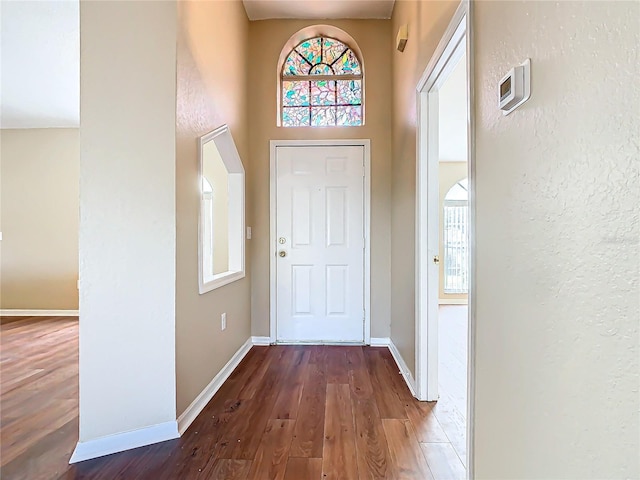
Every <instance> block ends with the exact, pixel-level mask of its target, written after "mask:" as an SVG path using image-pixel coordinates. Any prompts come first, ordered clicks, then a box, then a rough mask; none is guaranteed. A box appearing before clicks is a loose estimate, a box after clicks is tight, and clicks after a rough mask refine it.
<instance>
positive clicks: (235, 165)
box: [198, 124, 246, 295]
mask: <svg viewBox="0 0 640 480" xmlns="http://www.w3.org/2000/svg"><path fill="white" fill-rule="evenodd" d="M208 142H214V143H215V145H216V148H217V149H218V153H219V154H220V158H221V159H222V161H223V163H224V165H225V167H226V169H227V172H228V174H229V180H228V184H229V194H228V195H229V202H228V203H229V207H228V209H229V233H228V236H229V247H228V248H229V270H228V271H226V272H222V273H219V274H218V275H214V276H213V277H211V278H210V279H208V280H205V278H204V272H203V268H202V262H203V257H204V253H203V252H204V250H203V249H204V245H203V233H202V230H203V225H204V208H203V205H202V182H201V181H200V178H202V171H203V166H202V164H203V161H204V153H203V152H204V146H205V144H206V143H208ZM198 192H199V200H198V202H199V203H198V205H199V207H198V208H199V212H198V292H199V293H200V295H203V294H205V293H207V292H210V291H212V290H215V289H216V288H220V287H222V286H224V285H228V284H229V283H232V282H235V281H237V280H240V279H242V278H244V277H245V242H246V238H245V232H246V230H245V201H246V200H245V171H244V165H243V164H242V159H241V158H240V154H239V153H238V149H237V148H236V144H235V142H234V140H233V136H232V135H231V130H229V126H228V125H226V124H225V125H222V126H220V127H218V128H216V129H215V130H213V131H211V132H209V133H207V134H205V135H203V136H201V137H200V138H199V139H198ZM238 197H239V201H238Z"/></svg>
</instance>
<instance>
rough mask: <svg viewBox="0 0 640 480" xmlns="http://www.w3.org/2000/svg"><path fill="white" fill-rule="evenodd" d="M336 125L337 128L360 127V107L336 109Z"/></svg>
mask: <svg viewBox="0 0 640 480" xmlns="http://www.w3.org/2000/svg"><path fill="white" fill-rule="evenodd" d="M336 125H337V126H339V127H358V126H360V125H362V105H354V106H351V107H337V112H336Z"/></svg>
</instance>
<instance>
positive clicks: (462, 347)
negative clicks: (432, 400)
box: [433, 305, 468, 465]
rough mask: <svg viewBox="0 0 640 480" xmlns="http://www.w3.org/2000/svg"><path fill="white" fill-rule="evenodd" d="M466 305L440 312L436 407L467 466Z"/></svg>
mask: <svg viewBox="0 0 640 480" xmlns="http://www.w3.org/2000/svg"><path fill="white" fill-rule="evenodd" d="M467 311H468V310H467V306H466V305H446V306H444V305H443V306H440V308H439V312H438V387H439V391H438V393H439V394H440V399H439V400H438V402H437V404H436V405H434V407H433V412H434V415H435V416H436V417H437V418H438V420H439V421H440V424H441V426H442V428H443V430H444V431H445V433H446V435H447V438H448V439H449V441H450V442H451V446H452V447H453V449H454V450H455V452H456V454H457V455H458V457H459V458H460V459H461V461H462V462H463V464H464V465H466V464H467V350H468V347H467V321H468V320H467Z"/></svg>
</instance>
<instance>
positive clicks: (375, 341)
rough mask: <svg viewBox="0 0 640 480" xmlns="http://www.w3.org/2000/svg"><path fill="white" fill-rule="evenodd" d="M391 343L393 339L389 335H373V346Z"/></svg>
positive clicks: (384, 345)
mask: <svg viewBox="0 0 640 480" xmlns="http://www.w3.org/2000/svg"><path fill="white" fill-rule="evenodd" d="M390 343H391V339H390V338H389V337H371V344H370V346H372V347H388V346H389V344H390Z"/></svg>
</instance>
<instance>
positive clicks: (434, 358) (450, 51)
mask: <svg viewBox="0 0 640 480" xmlns="http://www.w3.org/2000/svg"><path fill="white" fill-rule="evenodd" d="M467 7H468V4H467V2H462V3H461V4H460V5H459V7H458V9H457V10H456V12H455V14H454V16H453V18H452V20H451V23H450V24H449V26H448V27H447V30H446V31H445V33H444V35H443V37H442V39H441V40H440V43H439V44H438V47H437V48H436V51H435V53H434V54H433V56H432V57H431V60H430V61H429V64H428V65H427V68H426V69H425V71H424V73H423V74H422V77H421V78H420V81H419V82H418V85H417V87H416V95H417V102H416V104H417V106H418V112H417V119H418V121H417V129H418V132H417V133H418V134H417V143H416V149H417V152H416V158H417V161H416V179H417V186H416V193H417V194H416V265H417V267H418V268H417V269H416V290H417V295H416V339H415V342H416V346H415V351H416V359H415V362H416V380H417V383H416V392H417V395H418V399H419V400H427V401H434V400H437V399H438V368H437V366H438V322H437V300H436V302H435V304H434V302H433V300H434V298H433V296H434V295H436V292H437V289H436V288H435V287H436V285H437V284H436V285H434V283H433V282H434V278H432V277H431V276H430V272H429V270H430V268H431V267H433V265H432V263H431V256H432V255H433V254H434V252H436V251H438V250H439V245H437V243H438V235H437V233H436V232H438V228H439V227H438V226H437V220H435V221H436V223H435V224H434V223H432V222H431V221H430V219H434V218H435V219H437V218H438V217H439V213H438V210H437V208H438V202H437V195H438V193H437V183H436V182H437V175H436V174H435V168H437V163H436V161H435V160H434V155H435V156H437V154H438V153H437V152H438V145H437V143H438V131H437V122H436V123H435V124H432V122H431V120H430V119H431V118H432V117H431V116H432V115H435V116H437V115H438V113H437V112H438V96H437V93H435V94H434V93H432V92H434V91H435V92H437V90H438V89H439V88H440V86H441V85H442V83H443V82H444V81H445V80H446V78H448V75H449V73H450V72H451V70H452V69H453V68H454V67H455V64H456V59H459V58H460V57H461V56H462V55H463V54H464V52H465V46H466V45H465V43H463V42H464V40H465V34H466V31H467V28H468V25H467V24H468V21H467V20H468V17H467ZM467 56H470V52H468V55H467ZM469 75H470V72H467V79H468V78H469ZM425 137H426V141H425ZM472 181H473V180H472V179H471V178H470V179H469V182H470V183H471V182H472ZM434 185H435V186H434ZM425 209H426V210H427V211H426V212H425ZM425 213H426V215H425ZM425 217H426V219H427V221H422V219H423V218H425ZM435 299H437V297H435Z"/></svg>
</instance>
